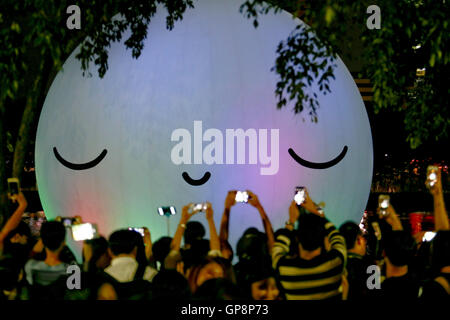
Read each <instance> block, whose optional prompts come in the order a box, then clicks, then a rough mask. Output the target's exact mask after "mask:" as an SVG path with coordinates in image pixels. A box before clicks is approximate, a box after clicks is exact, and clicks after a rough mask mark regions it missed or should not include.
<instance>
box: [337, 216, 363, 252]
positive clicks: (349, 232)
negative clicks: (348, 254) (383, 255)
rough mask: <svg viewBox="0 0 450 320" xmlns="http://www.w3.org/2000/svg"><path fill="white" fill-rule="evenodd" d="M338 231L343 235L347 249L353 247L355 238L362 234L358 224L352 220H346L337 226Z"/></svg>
mask: <svg viewBox="0 0 450 320" xmlns="http://www.w3.org/2000/svg"><path fill="white" fill-rule="evenodd" d="M339 233H340V234H341V235H342V236H343V237H344V239H345V243H346V245H347V249H348V250H350V249H353V248H354V246H355V242H356V239H357V238H358V236H359V235H361V234H362V232H361V229H360V228H359V226H358V225H357V224H356V223H354V222H353V221H347V222H345V223H344V224H342V225H341V226H340V228H339Z"/></svg>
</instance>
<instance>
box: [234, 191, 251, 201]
mask: <svg viewBox="0 0 450 320" xmlns="http://www.w3.org/2000/svg"><path fill="white" fill-rule="evenodd" d="M248 199H249V195H248V192H247V191H238V192H236V197H235V201H236V202H244V203H247V202H248Z"/></svg>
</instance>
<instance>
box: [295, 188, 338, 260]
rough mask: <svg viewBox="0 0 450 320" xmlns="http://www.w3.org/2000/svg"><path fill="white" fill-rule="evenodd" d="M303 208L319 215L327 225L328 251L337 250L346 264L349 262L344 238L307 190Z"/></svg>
mask: <svg viewBox="0 0 450 320" xmlns="http://www.w3.org/2000/svg"><path fill="white" fill-rule="evenodd" d="M301 206H302V207H303V208H305V209H306V210H307V211H309V212H310V213H311V214H315V215H318V216H319V217H322V218H323V221H324V224H325V234H326V241H327V243H326V247H327V248H326V249H327V250H336V251H338V252H339V253H340V254H341V255H342V259H343V262H344V264H346V261H347V247H346V245H345V239H344V237H343V236H342V235H341V234H340V233H339V230H338V229H336V227H335V226H334V225H333V223H332V222H330V221H329V220H328V219H327V218H326V217H325V215H324V214H323V213H322V212H321V211H319V210H318V209H317V208H318V205H317V204H316V203H315V202H314V201H313V200H312V199H311V197H310V196H309V193H308V191H307V190H305V201H304V202H303V203H302V204H301Z"/></svg>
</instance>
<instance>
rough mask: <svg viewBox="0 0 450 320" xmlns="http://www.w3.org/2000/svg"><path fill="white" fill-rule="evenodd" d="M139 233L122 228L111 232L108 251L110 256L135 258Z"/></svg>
mask: <svg viewBox="0 0 450 320" xmlns="http://www.w3.org/2000/svg"><path fill="white" fill-rule="evenodd" d="M139 237H140V235H139V233H137V232H136V231H133V230H128V229H123V230H118V231H115V232H113V233H112V234H111V235H110V236H109V240H108V242H109V251H110V254H111V256H112V257H113V258H114V257H117V256H125V255H126V256H131V257H133V258H136V255H137V250H138V242H139Z"/></svg>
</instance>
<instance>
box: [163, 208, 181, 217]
mask: <svg viewBox="0 0 450 320" xmlns="http://www.w3.org/2000/svg"><path fill="white" fill-rule="evenodd" d="M176 213H177V210H176V209H175V207H174V206H168V207H158V214H159V215H160V216H166V217H170V216H173V215H174V214H176Z"/></svg>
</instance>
